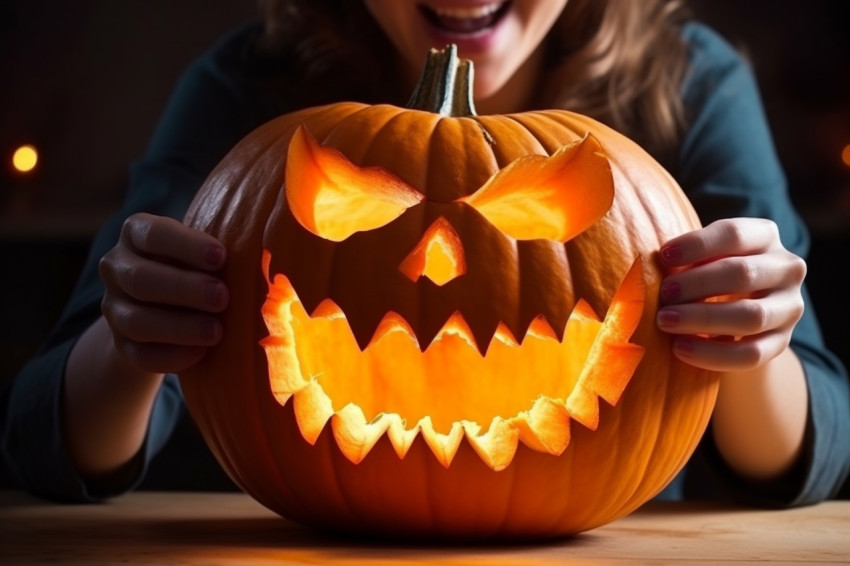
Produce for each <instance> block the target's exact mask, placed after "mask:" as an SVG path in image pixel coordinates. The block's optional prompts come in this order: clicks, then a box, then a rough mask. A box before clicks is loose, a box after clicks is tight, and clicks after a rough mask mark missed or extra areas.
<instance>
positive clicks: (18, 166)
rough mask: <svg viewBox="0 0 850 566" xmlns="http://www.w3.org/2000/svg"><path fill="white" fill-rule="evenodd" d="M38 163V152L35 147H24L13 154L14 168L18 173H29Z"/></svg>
mask: <svg viewBox="0 0 850 566" xmlns="http://www.w3.org/2000/svg"><path fill="white" fill-rule="evenodd" d="M37 163H38V151H37V150H36V149H35V147H34V146H31V145H22V146H21V147H19V148H18V149H16V150H15V153H14V154H12V166H13V167H14V168H15V170H16V171H20V172H21V173H29V172H30V171H32V170H33V169H35V166H36V164H37Z"/></svg>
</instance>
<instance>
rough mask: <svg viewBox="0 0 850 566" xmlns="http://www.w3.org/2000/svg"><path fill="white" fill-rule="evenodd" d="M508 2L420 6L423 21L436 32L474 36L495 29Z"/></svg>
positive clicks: (503, 14)
mask: <svg viewBox="0 0 850 566" xmlns="http://www.w3.org/2000/svg"><path fill="white" fill-rule="evenodd" d="M510 4H511V3H510V1H506V2H491V3H489V4H481V5H478V6H469V7H456V8H448V7H435V6H428V5H425V4H420V5H419V9H420V11H421V12H422V13H423V14H424V16H425V19H426V20H427V21H428V22H429V23H430V24H431V25H432V26H434V27H435V28H437V29H438V30H440V31H442V32H444V33H447V34H451V35H474V34H478V33H482V32H485V31H487V30H489V29H491V28H493V27H495V26H496V25H497V24H498V23H499V22H500V21H501V20H502V18H503V17H504V16H505V14H506V13H507V11H508V10H509V9H510Z"/></svg>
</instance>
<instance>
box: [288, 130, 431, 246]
mask: <svg viewBox="0 0 850 566" xmlns="http://www.w3.org/2000/svg"><path fill="white" fill-rule="evenodd" d="M286 187H287V190H286V198H287V203H288V204H289V209H290V210H291V211H292V214H293V215H294V216H295V218H296V219H297V220H298V222H300V223H301V225H302V226H304V227H305V228H307V229H308V230H310V231H311V232H313V233H314V234H317V235H319V236H322V237H323V238H327V239H328V240H333V241H335V242H339V241H342V240H344V239H346V238H348V237H349V236H351V235H352V234H353V233H355V232H358V231H361V230H373V229H375V228H380V227H381V226H384V225H385V224H388V223H389V222H392V221H393V220H395V219H396V218H398V217H399V216H401V214H402V213H403V212H404V211H405V210H407V209H408V208H410V207H411V206H413V205H415V204H416V203H418V202H421V201H422V200H423V199H424V198H425V197H424V195H423V194H422V193H420V192H418V191H417V190H415V189H413V188H412V187H410V186H409V185H408V184H406V183H404V182H403V181H402V180H401V179H399V178H398V177H396V176H395V175H393V174H391V173H389V172H387V171H385V170H383V169H379V168H377V167H364V168H361V167H358V166H357V165H354V164H353V163H352V162H351V161H349V160H348V158H346V157H345V156H344V155H342V154H341V153H340V152H339V151H337V150H335V149H333V148H330V147H323V146H320V145H319V144H318V143H317V142H316V140H315V139H314V138H313V137H312V136H311V135H310V133H309V132H308V131H307V130H306V129H305V128H304V127H303V126H300V127H299V128H298V129H297V130H296V131H295V133H294V134H293V136H292V139H291V140H290V142H289V149H288V153H287V158H286Z"/></svg>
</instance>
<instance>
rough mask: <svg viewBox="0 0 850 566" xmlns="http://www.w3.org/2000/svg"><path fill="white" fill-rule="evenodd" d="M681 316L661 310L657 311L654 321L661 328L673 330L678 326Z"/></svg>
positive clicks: (673, 311) (674, 311)
mask: <svg viewBox="0 0 850 566" xmlns="http://www.w3.org/2000/svg"><path fill="white" fill-rule="evenodd" d="M680 319H681V315H680V314H679V311H677V310H673V309H661V310H660V311H658V316H657V317H656V321H657V323H658V326H660V327H661V328H674V327H676V326H678V325H679V320H680Z"/></svg>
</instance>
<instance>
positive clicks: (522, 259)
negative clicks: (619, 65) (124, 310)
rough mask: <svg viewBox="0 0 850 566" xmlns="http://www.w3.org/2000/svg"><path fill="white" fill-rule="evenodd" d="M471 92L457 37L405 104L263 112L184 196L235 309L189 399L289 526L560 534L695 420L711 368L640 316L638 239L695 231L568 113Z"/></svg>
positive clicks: (652, 175) (187, 378)
mask: <svg viewBox="0 0 850 566" xmlns="http://www.w3.org/2000/svg"><path fill="white" fill-rule="evenodd" d="M470 84H471V65H469V64H468V63H467V62H460V63H459V62H458V61H457V58H456V55H455V51H454V49H453V48H451V49H448V50H446V51H444V52H433V53H432V54H431V55H430V56H429V59H428V65H427V66H426V70H425V72H424V73H423V79H422V82H421V83H420V85H419V87H418V89H417V92H416V93H415V96H414V98H413V99H412V103H411V107H410V108H399V107H395V106H391V105H373V106H370V105H364V104H357V103H339V104H332V105H328V106H323V107H318V108H310V109H306V110H303V111H299V112H295V113H292V114H288V115H285V116H282V117H279V118H277V119H275V120H273V121H271V122H269V123H268V124H266V125H264V126H262V127H260V128H259V129H257V130H256V131H255V132H253V133H251V134H250V135H249V136H247V137H246V138H245V139H244V140H243V141H241V142H240V143H239V144H238V145H237V146H236V147H235V148H234V149H233V150H232V151H231V152H230V153H229V154H228V155H227V156H226V157H225V158H224V160H223V161H222V162H221V163H220V164H219V165H218V167H217V168H216V169H215V170H214V171H213V172H212V174H211V175H210V176H209V178H208V179H207V181H206V183H205V184H204V186H203V188H202V189H201V190H200V192H199V193H198V195H197V197H196V199H195V201H194V203H193V204H192V206H191V208H190V210H189V212H188V214H187V217H186V223H187V224H188V225H190V226H194V227H196V228H199V229H203V230H206V231H208V232H209V233H211V234H213V235H215V236H216V237H218V238H219V239H220V240H221V241H222V242H223V243H224V244H225V245H226V246H227V249H228V263H227V267H226V268H225V270H224V274H223V277H224V279H225V281H226V282H227V284H228V285H229V287H230V291H231V305H230V306H229V308H228V310H227V312H226V313H225V314H224V324H225V337H224V340H223V342H222V343H221V344H220V345H219V346H218V347H217V348H215V349H214V350H212V351H210V352H209V354H208V355H207V356H206V357H205V358H204V359H203V361H202V362H201V363H199V364H198V365H196V366H195V367H193V368H192V369H191V370H189V371H186V372H184V373H183V374H182V375H181V376H180V382H181V386H182V388H183V391H184V394H185V398H186V403H187V405H188V407H189V410H190V412H191V415H192V416H193V418H194V419H195V421H196V422H197V423H198V425H199V428H200V430H201V432H202V433H203V435H204V437H205V439H206V441H207V443H208V444H209V446H210V447H211V449H212V451H213V453H214V454H215V456H216V457H217V458H218V460H219V462H220V463H221V465H222V466H223V467H224V469H225V470H226V471H227V472H228V473H229V475H230V476H231V477H232V478H233V479H234V481H235V482H236V483H237V484H238V485H239V486H241V487H242V488H243V489H244V490H245V491H246V492H247V493H249V494H250V495H251V496H253V497H254V498H256V499H257V500H258V501H259V502H261V503H262V504H264V505H266V506H267V507H269V508H270V509H272V510H274V511H276V512H278V513H279V514H281V515H283V516H285V517H287V518H290V519H292V520H295V521H298V522H301V523H304V524H308V525H313V526H317V527H320V528H324V529H333V530H340V531H345V532H362V533H371V534H377V535H381V536H404V537H441V538H464V539H469V538H477V539H484V538H488V537H499V538H541V537H552V536H561V535H567V534H571V533H576V532H580V531H584V530H587V529H591V528H594V527H596V526H599V525H602V524H604V523H607V522H609V521H612V520H614V519H617V518H618V517H621V516H623V515H625V514H627V513H629V512H631V511H632V510H634V509H635V508H637V507H638V506H640V505H641V504H642V503H644V502H645V501H647V500H648V499H650V498H651V497H652V496H654V495H655V494H656V493H658V492H659V491H660V490H661V489H663V488H664V486H665V485H667V484H668V483H669V482H670V481H671V480H672V478H673V477H674V476H675V474H676V473H677V472H678V471H679V470H680V469H681V468H682V466H683V465H684V463H685V462H686V460H687V459H688V457H689V456H690V454H691V453H692V452H693V450H694V448H695V445H696V443H697V442H698V439H699V437H700V436H701V434H702V433H703V431H704V429H705V426H706V423H707V421H708V418H709V415H710V413H711V410H712V407H713V403H714V399H715V395H716V389H717V380H716V377H714V376H713V375H711V374H708V373H707V372H702V371H700V370H696V369H694V368H692V367H690V366H687V365H685V364H682V363H680V362H679V361H677V360H676V359H675V358H674V357H673V356H672V354H671V344H670V340H669V338H668V337H667V336H665V335H663V334H662V333H660V332H659V331H658V330H657V329H656V328H655V324H654V315H655V312H656V310H657V306H658V305H657V299H656V297H657V295H658V287H659V281H660V279H661V274H660V272H659V269H658V266H657V265H656V257H655V256H656V254H657V250H658V248H659V246H660V244H661V243H662V242H664V241H666V240H667V239H669V238H671V237H673V236H675V235H678V234H680V233H682V232H685V231H688V230H691V229H694V228H696V227H698V221H697V218H696V215H695V214H694V212H693V210H692V208H691V206H690V205H689V203H688V201H687V199H686V198H685V196H684V195H683V193H682V192H681V190H680V188H679V187H678V186H677V185H676V183H675V182H674V180H673V179H672V178H671V177H670V176H669V175H668V174H667V173H666V172H665V171H664V170H663V169H662V168H661V167H660V166H659V165H658V164H657V163H656V162H655V161H654V160H653V159H652V158H651V157H649V156H648V155H647V154H646V153H645V152H644V151H643V150H642V149H641V148H639V147H638V146H637V145H635V144H634V143H632V142H631V141H629V140H628V139H626V138H624V137H623V136H621V135H619V134H617V133H616V132H614V131H613V130H611V129H609V128H607V127H605V126H603V125H601V124H599V123H597V122H595V121H593V120H591V119H589V118H587V117H584V116H581V115H577V114H574V113H570V112H566V111H560V110H559V111H554V110H553V111H543V112H528V113H521V114H515V115H510V116H501V115H493V116H476V115H475V114H474V111H473V108H472V103H471V89H470ZM600 398H601V399H602V401H601V402H600Z"/></svg>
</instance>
